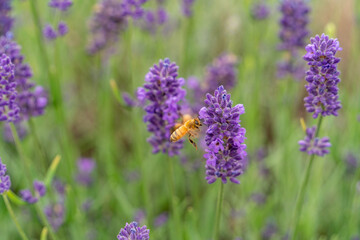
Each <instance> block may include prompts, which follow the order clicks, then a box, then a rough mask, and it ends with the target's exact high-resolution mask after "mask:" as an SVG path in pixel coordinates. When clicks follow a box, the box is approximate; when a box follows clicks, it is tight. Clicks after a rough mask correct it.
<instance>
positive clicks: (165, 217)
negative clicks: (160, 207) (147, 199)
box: [154, 212, 169, 227]
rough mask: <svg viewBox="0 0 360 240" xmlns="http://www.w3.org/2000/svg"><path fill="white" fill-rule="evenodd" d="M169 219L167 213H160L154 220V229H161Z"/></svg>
mask: <svg viewBox="0 0 360 240" xmlns="http://www.w3.org/2000/svg"><path fill="white" fill-rule="evenodd" d="M168 219H169V215H168V213H166V212H165V213H161V214H160V215H159V216H157V217H156V218H155V219H154V226H155V227H161V226H162V225H164V224H165V223H166V222H167V221H168Z"/></svg>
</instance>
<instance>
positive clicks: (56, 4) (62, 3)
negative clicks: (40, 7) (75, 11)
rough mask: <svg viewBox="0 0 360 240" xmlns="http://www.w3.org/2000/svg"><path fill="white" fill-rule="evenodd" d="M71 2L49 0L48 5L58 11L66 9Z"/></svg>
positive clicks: (68, 0)
mask: <svg viewBox="0 0 360 240" xmlns="http://www.w3.org/2000/svg"><path fill="white" fill-rule="evenodd" d="M72 4H73V1H72V0H50V2H49V7H52V8H56V9H58V10H60V11H67V10H68V9H69V8H70V7H71V6H72Z"/></svg>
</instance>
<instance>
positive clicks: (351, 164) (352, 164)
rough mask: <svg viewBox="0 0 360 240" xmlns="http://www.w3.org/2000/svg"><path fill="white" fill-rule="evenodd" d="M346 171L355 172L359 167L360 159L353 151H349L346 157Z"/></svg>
mask: <svg viewBox="0 0 360 240" xmlns="http://www.w3.org/2000/svg"><path fill="white" fill-rule="evenodd" d="M345 163H346V173H347V174H353V173H355V172H356V170H357V169H358V167H359V160H358V158H357V157H356V156H355V155H354V154H353V153H348V154H347V155H346V157H345Z"/></svg>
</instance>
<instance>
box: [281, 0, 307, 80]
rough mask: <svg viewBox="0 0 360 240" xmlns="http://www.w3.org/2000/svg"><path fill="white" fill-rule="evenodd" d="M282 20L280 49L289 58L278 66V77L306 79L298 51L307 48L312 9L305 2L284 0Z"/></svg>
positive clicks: (282, 3)
mask: <svg viewBox="0 0 360 240" xmlns="http://www.w3.org/2000/svg"><path fill="white" fill-rule="evenodd" d="M280 11H281V13H282V18H281V20H280V25H281V30H280V32H279V37H280V40H281V43H280V44H279V49H280V50H284V51H287V52H288V53H289V56H288V57H287V59H286V60H284V61H281V62H279V64H278V77H285V76H286V75H287V74H290V75H292V76H293V77H294V78H295V79H302V78H303V77H304V71H305V70H304V66H303V65H302V63H301V62H299V61H298V51H299V49H301V48H303V47H304V46H305V38H306V37H307V36H308V35H309V31H308V30H307V28H306V27H307V24H308V22H309V19H308V15H309V12H310V8H309V7H308V6H307V4H306V3H305V1H304V0H283V1H282V2H281V5H280Z"/></svg>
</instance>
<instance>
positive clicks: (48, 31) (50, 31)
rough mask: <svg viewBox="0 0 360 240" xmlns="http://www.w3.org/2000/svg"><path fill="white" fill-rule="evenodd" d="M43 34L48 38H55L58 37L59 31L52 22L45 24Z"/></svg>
mask: <svg viewBox="0 0 360 240" xmlns="http://www.w3.org/2000/svg"><path fill="white" fill-rule="evenodd" d="M43 35H44V37H45V38H46V39H47V40H54V39H56V38H57V33H56V31H55V29H54V28H53V27H52V26H51V25H50V24H46V25H45V27H44V29H43Z"/></svg>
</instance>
